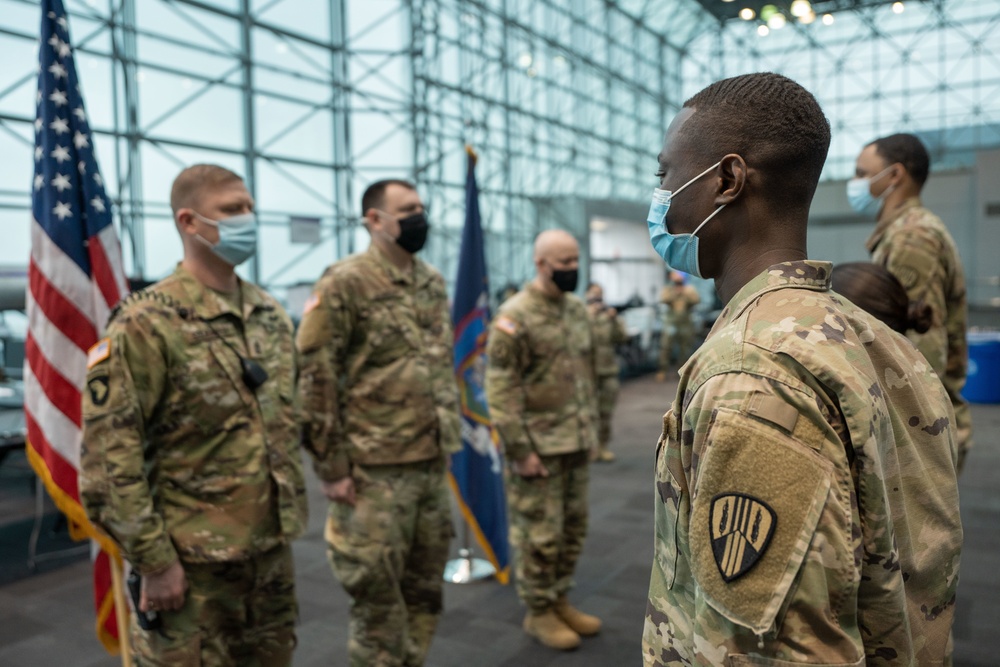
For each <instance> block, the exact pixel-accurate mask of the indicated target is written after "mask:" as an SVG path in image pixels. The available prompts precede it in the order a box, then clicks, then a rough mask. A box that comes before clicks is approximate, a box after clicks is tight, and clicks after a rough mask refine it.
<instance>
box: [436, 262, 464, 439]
mask: <svg viewBox="0 0 1000 667" xmlns="http://www.w3.org/2000/svg"><path fill="white" fill-rule="evenodd" d="M436 282H437V283H438V286H439V289H440V292H441V294H443V295H445V296H444V297H443V298H441V300H440V308H439V322H440V324H439V326H438V327H437V329H438V330H439V331H440V332H441V333H440V335H439V340H438V344H439V345H441V346H442V347H443V348H445V349H446V350H447V353H446V355H445V356H446V358H447V359H448V360H453V359H454V358H455V333H454V329H453V328H452V321H451V308H449V307H448V298H447V296H446V295H447V288H446V287H445V283H444V278H442V277H441V276H440V275H438V276H437V277H436ZM435 375H436V378H435V384H436V388H435V392H434V394H435V400H436V403H437V413H438V429H439V434H440V446H441V452H442V453H443V454H444V455H446V456H447V455H449V454H454V453H456V452H459V451H461V450H462V430H461V418H460V416H459V414H460V408H459V400H458V385H457V384H456V382H455V371H454V365H453V362H452V363H445V364H442V365H441V366H440V367H438V368H436V369H435Z"/></svg>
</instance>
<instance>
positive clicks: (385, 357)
mask: <svg viewBox="0 0 1000 667" xmlns="http://www.w3.org/2000/svg"><path fill="white" fill-rule="evenodd" d="M296 343H297V345H298V349H299V359H300V364H299V395H300V396H301V403H302V407H303V409H304V410H305V414H306V419H305V425H304V431H305V432H304V436H303V443H304V444H305V446H306V448H308V449H309V451H310V452H311V453H312V455H313V460H314V464H315V468H316V473H317V474H318V475H319V477H320V478H321V479H324V480H327V481H334V480H337V479H340V478H341V477H344V476H346V475H348V474H349V473H350V465H351V463H359V464H369V465H389V464H399V463H415V462H417V461H426V460H429V459H432V458H435V457H441V456H443V455H445V454H448V453H451V452H454V451H457V450H458V449H459V448H460V447H461V440H460V435H459V417H458V388H457V385H456V384H455V376H454V372H453V370H452V365H453V363H454V362H453V359H452V356H453V352H452V350H453V333H452V327H451V315H450V313H449V312H448V295H447V292H446V291H445V284H444V279H443V278H442V277H441V274H439V273H438V272H437V271H435V270H434V269H433V268H432V267H431V266H429V265H428V264H427V263H426V262H424V261H422V260H420V259H419V258H416V257H414V258H413V270H412V271H409V272H405V271H401V270H400V269H398V268H397V267H396V266H395V265H393V264H392V263H391V262H390V261H389V260H388V258H386V257H385V255H383V254H382V252H381V251H380V250H378V248H376V247H375V246H372V247H370V248H369V249H368V251H367V252H364V253H361V254H358V255H353V256H351V257H348V258H347V259H344V260H342V261H340V262H337V263H336V264H333V265H332V266H330V268H328V269H327V270H326V272H325V273H324V274H323V276H322V277H321V278H320V279H319V281H317V283H316V286H315V289H314V291H313V296H312V297H311V299H310V301H309V303H308V304H307V306H306V312H305V314H304V315H303V317H302V323H301V324H300V325H299V333H298V337H297V339H296Z"/></svg>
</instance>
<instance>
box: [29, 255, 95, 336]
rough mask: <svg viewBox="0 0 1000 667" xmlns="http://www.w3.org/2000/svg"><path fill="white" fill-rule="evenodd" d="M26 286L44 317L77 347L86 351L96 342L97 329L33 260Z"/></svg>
mask: <svg viewBox="0 0 1000 667" xmlns="http://www.w3.org/2000/svg"><path fill="white" fill-rule="evenodd" d="M28 288H29V289H30V290H31V296H32V298H33V299H34V300H35V304H36V305H37V306H38V307H39V308H41V309H42V312H43V313H45V317H47V318H48V319H49V321H50V322H52V324H53V325H54V326H55V327H56V328H57V329H59V331H61V332H62V333H63V335H64V336H66V337H67V338H69V339H70V340H71V341H73V342H74V343H76V346H77V347H79V348H80V349H81V350H84V351H86V350H88V349H90V346H91V345H93V344H94V343H96V342H97V330H96V329H95V328H94V325H93V324H91V323H90V321H89V320H88V319H87V318H86V317H84V315H83V314H82V313H81V312H80V311H79V310H77V308H76V306H75V305H73V303H72V302H71V301H70V300H69V299H67V298H66V297H64V296H63V295H62V294H61V293H60V292H59V290H57V289H56V288H55V287H53V286H52V283H50V282H49V281H48V279H47V278H46V277H45V273H44V271H42V269H41V267H39V266H38V265H37V264H35V262H34V260H32V262H31V264H30V265H29V266H28Z"/></svg>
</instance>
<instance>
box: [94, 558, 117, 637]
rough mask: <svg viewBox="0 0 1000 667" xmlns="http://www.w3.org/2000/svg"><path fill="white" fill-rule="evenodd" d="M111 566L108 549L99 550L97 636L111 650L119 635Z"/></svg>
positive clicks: (96, 562) (96, 565) (95, 564)
mask: <svg viewBox="0 0 1000 667" xmlns="http://www.w3.org/2000/svg"><path fill="white" fill-rule="evenodd" d="M111 568H112V561H111V556H110V555H109V554H108V552H107V551H99V552H98V553H97V556H96V557H95V558H94V608H95V609H96V610H97V636H98V638H99V639H100V640H101V643H103V644H104V645H105V646H106V647H109V650H110V649H111V648H112V647H114V648H117V645H118V637H119V634H118V615H117V614H115V607H114V591H113V589H112V583H111Z"/></svg>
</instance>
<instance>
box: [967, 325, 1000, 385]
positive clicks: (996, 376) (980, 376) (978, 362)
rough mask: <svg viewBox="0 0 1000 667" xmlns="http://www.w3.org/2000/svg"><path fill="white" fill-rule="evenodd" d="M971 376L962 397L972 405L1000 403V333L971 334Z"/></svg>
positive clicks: (969, 338)
mask: <svg viewBox="0 0 1000 667" xmlns="http://www.w3.org/2000/svg"><path fill="white" fill-rule="evenodd" d="M968 340H969V374H968V375H967V376H966V378H965V388H964V389H962V396H964V397H965V400H967V401H969V402H971V403H1000V331H985V332H976V333H970V334H969V335H968Z"/></svg>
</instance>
